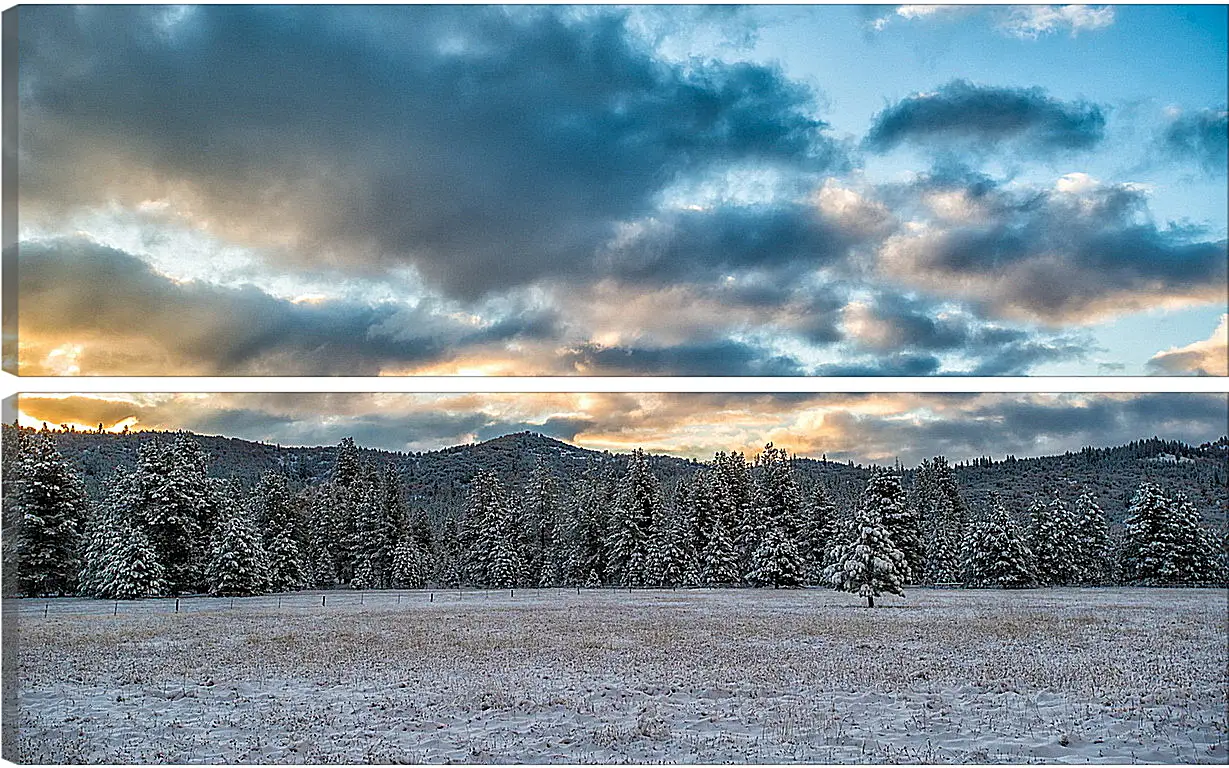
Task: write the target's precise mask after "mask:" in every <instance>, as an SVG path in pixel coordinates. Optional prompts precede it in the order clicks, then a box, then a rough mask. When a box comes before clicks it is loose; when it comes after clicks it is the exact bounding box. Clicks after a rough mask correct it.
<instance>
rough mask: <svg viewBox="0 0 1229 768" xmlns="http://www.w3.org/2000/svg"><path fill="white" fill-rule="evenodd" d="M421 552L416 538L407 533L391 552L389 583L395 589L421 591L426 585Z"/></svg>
mask: <svg viewBox="0 0 1229 768" xmlns="http://www.w3.org/2000/svg"><path fill="white" fill-rule="evenodd" d="M423 565H424V563H423V552H422V550H421V548H420V547H419V544H418V540H417V538H416V537H415V536H414V535H413V533H411V532H409V531H407V532H406V533H405V534H403V535H402V537H401V540H400V541H399V542H398V543H397V548H396V549H395V550H394V551H393V564H392V574H391V581H392V586H393V587H395V588H396V589H422V588H423V587H425V586H426V585H427V578H426V570H425V569H424V567H423Z"/></svg>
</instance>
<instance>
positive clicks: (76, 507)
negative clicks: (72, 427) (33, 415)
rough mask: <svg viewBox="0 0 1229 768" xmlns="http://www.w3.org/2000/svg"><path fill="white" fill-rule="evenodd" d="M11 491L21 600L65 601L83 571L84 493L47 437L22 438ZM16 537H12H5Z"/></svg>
mask: <svg viewBox="0 0 1229 768" xmlns="http://www.w3.org/2000/svg"><path fill="white" fill-rule="evenodd" d="M19 456H20V458H19V459H18V461H17V463H16V466H14V467H13V468H12V470H13V471H12V474H11V475H10V477H9V480H10V483H11V484H10V486H9V488H8V489H6V490H7V492H8V494H9V497H10V498H9V499H7V501H8V502H9V504H10V505H11V511H10V514H11V515H12V519H14V520H15V521H16V524H17V530H16V532H15V533H16V543H17V546H16V552H15V556H16V573H17V579H18V586H19V591H20V593H21V594H23V595H31V596H36V595H67V594H71V593H72V592H73V591H74V590H75V589H76V582H77V574H78V572H79V571H80V555H81V553H80V547H81V528H82V526H83V524H84V522H85V520H86V517H87V516H88V514H89V501H88V499H87V498H86V495H85V487H84V485H82V483H81V479H80V477H79V476H78V475H77V473H76V471H75V470H74V469H73V468H72V467H71V466H70V465H69V464H68V462H67V461H66V460H65V459H64V457H63V456H61V455H60V452H59V451H58V450H56V447H55V442H54V441H53V440H52V438H51V437H50V436H48V435H32V436H30V437H27V438H24V439H23V440H22V444H21V450H20V453H19ZM6 533H7V534H8V535H13V533H14V532H13V531H7V532H6Z"/></svg>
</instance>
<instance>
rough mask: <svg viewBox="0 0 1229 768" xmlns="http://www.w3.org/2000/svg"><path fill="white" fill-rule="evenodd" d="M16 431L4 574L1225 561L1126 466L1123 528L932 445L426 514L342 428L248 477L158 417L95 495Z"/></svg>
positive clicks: (541, 578)
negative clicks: (212, 462) (331, 458)
mask: <svg viewBox="0 0 1229 768" xmlns="http://www.w3.org/2000/svg"><path fill="white" fill-rule="evenodd" d="M18 441H19V442H18V445H17V448H16V451H15V452H14V454H13V455H12V457H11V459H10V460H9V461H6V464H5V474H6V477H5V482H6V494H5V498H4V520H5V528H6V530H5V535H4V561H5V588H6V593H9V594H22V595H69V594H79V595H87V596H91V597H98V598H108V599H131V598H140V597H152V596H162V595H179V594H212V595H250V594H260V593H266V592H280V591H290V590H297V589H304V588H326V589H327V588H335V587H339V586H345V587H349V588H353V589H386V588H407V589H412V588H422V587H426V586H429V585H438V586H450V587H451V586H473V587H497V588H509V587H520V586H585V587H600V586H620V587H688V586H747V587H774V588H790V587H802V586H807V585H822V586H829V587H833V588H836V589H841V590H845V591H849V592H853V593H856V594H859V595H861V596H863V597H865V598H866V599H867V602H868V604H869V605H873V603H874V598H875V597H876V596H878V595H880V594H884V593H887V594H903V590H904V588H905V587H906V586H908V585H914V584H919V585H920V584H929V585H935V584H938V585H961V586H968V587H981V588H987V587H994V588H1028V587H1035V586H1047V585H1088V586H1095V585H1109V584H1141V585H1166V586H1186V585H1207V584H1222V583H1224V582H1225V581H1226V573H1227V571H1229V569H1227V568H1226V554H1225V547H1224V542H1223V541H1218V540H1217V537H1215V536H1214V535H1213V533H1212V532H1211V531H1210V530H1209V529H1208V528H1207V527H1206V526H1204V525H1203V524H1202V523H1201V521H1200V516H1199V513H1198V511H1197V509H1196V508H1195V506H1194V505H1193V504H1192V503H1191V501H1190V500H1189V499H1187V498H1186V497H1185V496H1184V495H1183V494H1182V493H1176V494H1172V495H1171V494H1169V493H1168V492H1167V491H1166V490H1165V489H1164V488H1162V487H1160V486H1158V485H1156V484H1154V483H1151V482H1144V483H1142V484H1141V485H1140V486H1139V487H1138V489H1137V491H1136V492H1135V494H1134V497H1133V499H1132V502H1131V506H1130V509H1129V510H1128V513H1127V517H1126V519H1125V521H1124V524H1123V525H1121V526H1111V525H1110V524H1109V521H1108V520H1107V518H1106V515H1105V514H1104V512H1103V511H1102V510H1101V508H1100V507H1099V506H1098V504H1097V502H1096V500H1095V498H1094V496H1093V495H1092V494H1091V493H1088V492H1080V493H1077V494H1074V495H1075V498H1074V499H1071V498H1062V497H1060V496H1059V495H1058V494H1057V493H1056V492H1054V491H1051V492H1049V493H1047V494H1038V495H1036V496H1034V498H1033V499H1032V500H1031V502H1030V503H1029V505H1028V507H1027V509H1026V510H1022V511H1021V510H1011V509H1008V505H1007V504H1006V503H1004V501H1003V500H1002V499H1001V498H999V497H997V496H996V497H992V498H991V501H990V504H989V505H988V507H987V508H986V509H981V510H973V509H971V508H970V506H969V505H968V504H966V502H965V500H964V496H963V494H962V492H961V489H960V487H959V485H958V483H957V481H956V479H955V476H954V474H953V470H952V467H951V465H949V463H948V462H947V461H946V459H945V458H944V457H942V456H938V457H935V458H934V459H930V460H927V461H924V462H922V464H921V466H920V467H918V468H917V470H916V471H915V472H914V473H913V482H912V484H911V485H910V487H908V488H906V487H905V486H904V485H903V484H902V481H901V475H900V472H899V471H895V470H888V469H878V470H876V471H875V472H874V473H873V474H872V475H871V476H870V478H869V481H868V482H867V483H866V486H865V488H864V489H863V490H862V492H861V495H860V497H859V498H858V499H856V501H855V502H854V503H852V504H838V503H836V501H834V499H833V497H832V495H831V494H830V493H829V491H828V489H827V488H826V487H825V485H824V483H823V482H813V483H810V484H809V485H806V486H804V485H803V484H802V483H801V482H800V480H799V477H798V474H797V473H796V472H795V470H794V467H793V459H792V458H791V457H790V456H789V455H788V454H787V453H786V452H785V451H783V450H781V449H780V448H777V447H774V446H772V445H771V444H769V445H768V446H766V447H765V449H764V450H763V451H762V452H761V453H760V454H759V455H758V456H756V457H754V459H753V460H750V461H749V460H748V459H747V458H746V457H745V456H744V455H743V454H742V453H735V452H719V453H717V454H716V455H715V456H714V458H713V459H712V461H710V462H707V463H705V464H702V465H701V466H700V467H699V468H698V469H697V470H696V471H695V472H694V473H692V474H690V475H686V476H683V477H680V478H677V479H676V480H675V481H674V482H672V483H671V484H670V485H668V486H667V485H664V484H663V482H662V481H661V480H660V479H659V478H658V477H657V476H656V475H655V474H654V472H653V471H652V469H651V467H650V463H649V461H648V459H647V457H646V454H645V453H644V452H643V451H641V450H636V451H633V452H632V454H631V456H630V458H629V459H628V460H627V462H626V465H625V466H624V465H622V464H621V463H620V464H616V463H615V462H612V461H598V462H593V463H592V465H591V466H589V467H588V468H587V469H586V470H585V471H584V472H583V473H582V474H580V475H579V476H577V477H575V478H573V479H570V480H568V479H564V478H560V477H559V476H557V475H556V474H555V473H554V472H553V471H552V470H551V468H550V467H549V466H548V465H547V464H546V463H544V462H541V461H539V462H538V463H537V464H536V465H535V466H534V468H533V470H532V472H531V473H530V476H529V478H528V480H527V482H525V483H524V485H523V487H522V488H520V489H518V488H516V487H514V486H512V485H511V484H509V483H508V482H506V480H505V478H502V477H501V476H500V475H499V474H497V473H495V472H492V471H489V470H482V471H479V472H478V473H477V474H476V475H475V476H474V477H473V478H472V479H471V480H470V482H469V483H468V485H467V487H466V490H465V493H464V495H463V497H462V498H461V499H459V501H458V503H457V504H455V505H453V507H452V508H450V509H448V510H447V511H446V513H445V514H443V515H442V516H439V517H437V518H434V519H432V518H429V517H428V516H427V514H426V513H425V512H424V511H423V510H421V509H411V508H410V506H409V505H407V503H406V501H405V499H404V495H403V489H402V482H401V478H400V477H399V475H398V473H397V471H396V470H395V469H394V468H393V467H392V466H391V465H390V464H388V463H381V462H379V461H375V460H371V459H369V458H364V457H363V456H362V455H361V454H360V451H359V449H358V448H357V446H355V444H354V442H353V440H351V439H348V438H347V439H346V440H343V441H342V442H341V444H340V445H339V446H338V449H337V452H336V459H335V462H334V465H333V467H332V470H331V472H330V473H329V475H328V477H327V479H326V480H324V481H323V482H319V483H313V484H308V485H306V486H305V487H302V488H300V489H297V490H296V489H294V488H293V487H292V484H291V483H290V482H289V481H288V480H287V478H286V477H285V476H283V475H281V474H279V473H278V472H275V471H269V472H266V473H264V475H263V476H262V477H261V478H260V480H259V482H257V483H256V484H255V485H254V486H252V487H244V486H243V485H241V484H240V483H239V482H237V481H234V480H228V479H218V478H211V477H210V476H209V475H208V472H207V470H208V465H209V458H208V456H207V455H206V454H205V452H204V451H203V450H202V449H201V447H200V444H199V443H198V442H197V441H196V440H195V439H194V438H193V437H192V436H191V435H190V434H188V433H178V434H176V435H172V436H162V437H160V438H159V439H157V440H153V441H150V442H147V443H144V444H143V445H141V447H140V449H139V452H138V458H137V462H136V464H135V466H134V467H133V468H131V469H126V468H123V467H120V468H117V469H116V471H115V473H114V474H113V475H112V476H111V477H110V479H109V481H108V482H107V483H106V487H105V492H104V494H103V496H102V498H100V499H99V500H98V501H97V502H94V501H92V500H91V499H90V498H89V496H88V495H87V494H86V492H85V490H84V486H83V484H82V482H81V478H80V476H79V475H78V473H77V472H76V470H75V468H74V467H73V466H72V465H71V464H70V462H68V461H66V460H65V459H64V457H63V456H61V455H60V453H59V452H58V450H57V449H56V447H55V444H54V441H53V440H52V439H51V438H50V436H49V435H48V434H45V433H43V434H40V433H29V432H24V431H23V432H21V433H19V436H18ZM1055 487H1057V484H1055ZM1021 512H1023V514H1020V513H1021Z"/></svg>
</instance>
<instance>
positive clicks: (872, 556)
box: [824, 492, 909, 608]
mask: <svg viewBox="0 0 1229 768" xmlns="http://www.w3.org/2000/svg"><path fill="white" fill-rule="evenodd" d="M882 498H883V497H882V496H881V495H880V494H878V493H874V494H869V493H865V492H864V493H863V494H862V498H861V500H860V501H859V503H858V509H857V512H856V513H855V514H854V518H853V528H854V530H853V531H852V533H851V534H849V535H848V536H846V537H842V538H843V539H844V541H843V542H842V544H841V545H840V547H839V548H838V550H837V553H836V558H835V561H834V562H833V563H832V565H830V566H828V568H827V569H826V570H825V571H824V577H825V580H826V581H827V582H828V583H829V584H831V585H832V586H833V587H834V588H836V589H837V590H840V591H842V592H852V593H854V594H857V595H861V596H862V597H865V598H866V605H867V607H869V608H874V607H875V598H876V597H878V596H879V595H881V594H884V593H887V594H892V595H900V596H902V597H903V596H904V594H905V588H904V584H905V578H906V575H907V574H908V572H909V563H908V562H907V561H906V560H905V554H904V553H903V552H901V551H900V550H899V549H898V548H897V547H896V544H895V543H894V542H893V541H892V535H891V534H890V533H889V532H888V528H887V526H886V525H884V522H883V511H882V510H881V509H880V507H879V501H880V500H881V499H882Z"/></svg>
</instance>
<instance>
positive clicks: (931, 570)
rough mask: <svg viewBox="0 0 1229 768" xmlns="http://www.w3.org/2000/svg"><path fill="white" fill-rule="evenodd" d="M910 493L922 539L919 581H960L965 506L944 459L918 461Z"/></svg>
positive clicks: (965, 514)
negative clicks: (921, 565) (912, 492)
mask: <svg viewBox="0 0 1229 768" xmlns="http://www.w3.org/2000/svg"><path fill="white" fill-rule="evenodd" d="M913 495H914V500H913V507H914V509H916V510H917V513H918V517H919V522H920V526H921V534H922V539H923V546H922V552H923V560H924V565H923V568H922V575H921V581H924V582H926V583H930V584H941V583H947V582H956V581H960V578H961V572H962V570H963V568H962V565H961V550H962V542H963V541H964V538H965V533H964V529H965V524H966V521H967V519H968V507H967V505H966V504H965V502H964V498H963V497H962V496H961V494H960V488H959V486H958V485H957V483H956V478H955V475H954V474H953V473H952V468H951V465H949V464H948V463H947V459H946V458H944V457H943V456H936V457H934V458H933V459H930V460H928V461H923V462H922V465H921V466H920V467H919V468H918V471H917V474H916V476H915V482H914V494H913ZM911 565H916V562H914V563H912V564H911Z"/></svg>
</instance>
